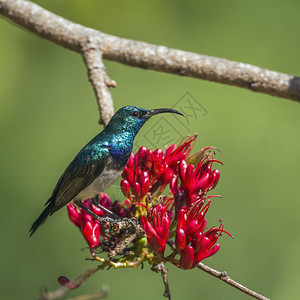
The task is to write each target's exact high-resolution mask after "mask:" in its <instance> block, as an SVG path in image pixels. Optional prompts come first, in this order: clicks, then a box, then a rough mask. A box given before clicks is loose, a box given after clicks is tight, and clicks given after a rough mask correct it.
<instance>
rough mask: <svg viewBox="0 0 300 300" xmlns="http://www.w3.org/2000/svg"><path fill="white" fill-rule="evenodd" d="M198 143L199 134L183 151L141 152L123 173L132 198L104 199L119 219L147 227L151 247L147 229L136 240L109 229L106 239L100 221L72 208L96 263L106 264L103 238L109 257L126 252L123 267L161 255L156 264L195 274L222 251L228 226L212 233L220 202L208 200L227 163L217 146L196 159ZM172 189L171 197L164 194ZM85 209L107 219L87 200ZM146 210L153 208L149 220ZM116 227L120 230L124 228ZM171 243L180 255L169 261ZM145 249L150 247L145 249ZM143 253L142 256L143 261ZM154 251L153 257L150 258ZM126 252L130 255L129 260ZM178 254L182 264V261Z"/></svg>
mask: <svg viewBox="0 0 300 300" xmlns="http://www.w3.org/2000/svg"><path fill="white" fill-rule="evenodd" d="M195 139H196V135H194V136H192V137H189V138H187V139H186V140H185V141H183V142H182V143H181V144H180V145H179V146H178V147H177V146H176V145H175V144H173V145H171V146H169V147H168V148H166V149H165V150H164V151H163V150H162V149H156V150H155V151H152V150H150V149H147V148H146V147H144V146H143V147H141V148H140V149H139V150H138V152H137V153H135V154H133V153H132V154H131V156H130V158H129V160H128V163H127V165H126V167H125V168H124V171H123V174H122V177H123V180H122V181H121V189H122V192H123V194H124V195H125V197H126V199H125V200H123V201H122V199H118V200H117V201H115V202H114V203H113V204H112V203H111V201H110V199H109V197H108V196H107V195H106V194H103V193H102V194H100V204H101V205H103V206H105V207H106V208H108V209H109V210H111V211H112V212H113V213H114V214H115V215H116V216H117V217H119V218H120V219H122V218H127V219H130V218H133V217H134V218H135V219H136V221H137V222H138V223H139V224H141V225H142V227H143V229H144V231H145V235H146V238H147V242H148V244H147V245H145V239H144V238H143V237H144V236H143V231H142V230H139V233H141V235H140V236H136V237H134V236H132V237H133V238H134V240H131V239H130V238H129V237H128V236H127V234H129V233H128V231H127V230H126V228H122V227H120V228H121V229H120V230H115V231H109V230H110V229H109V228H106V229H105V234H104V231H103V232H101V224H100V223H99V221H98V220H95V219H94V218H93V217H91V216H90V215H89V214H87V213H86V212H85V211H82V210H81V209H77V207H76V206H75V205H73V204H69V205H68V213H69V218H70V219H71V221H72V222H73V223H74V224H75V225H76V226H77V227H79V229H80V231H81V232H82V234H83V236H84V238H85V239H86V241H87V243H88V244H89V247H90V250H91V253H92V255H93V257H94V258H96V259H98V260H101V261H102V259H100V258H97V256H96V255H95V253H94V249H95V248H97V247H99V245H100V242H99V239H100V240H101V239H102V240H101V241H102V243H101V250H102V251H106V252H108V254H109V255H110V254H111V255H116V253H118V254H120V255H123V253H122V252H118V251H120V249H121V250H122V249H123V248H124V255H125V257H123V258H122V259H121V260H120V264H121V265H122V264H123V263H124V261H125V259H126V261H127V262H128V265H130V263H129V261H131V262H132V263H133V265H134V266H135V265H136V263H137V262H139V261H142V260H143V259H149V260H151V259H153V254H154V253H155V254H156V256H155V261H156V260H157V261H159V260H161V261H168V262H171V263H173V264H174V265H176V266H177V267H180V268H182V269H191V268H194V267H195V266H196V265H197V264H198V263H199V262H200V261H201V260H203V259H205V258H207V257H210V256H212V255H213V254H215V253H216V252H217V251H218V250H219V249H220V245H219V244H217V241H218V238H219V236H220V235H221V234H222V232H225V233H227V232H226V231H224V230H223V224H222V222H221V225H220V226H219V227H218V228H216V227H212V228H210V229H206V223H207V222H206V219H205V215H206V213H207V211H208V209H209V207H210V203H211V200H210V198H211V197H218V196H206V194H207V193H208V192H209V191H211V190H212V189H213V188H214V187H215V186H216V185H217V183H218V181H219V178H220V171H219V170H216V169H215V170H213V166H212V165H213V163H214V162H218V163H221V162H220V161H218V160H215V159H214V154H215V153H214V152H213V151H212V149H215V148H213V147H206V148H203V149H201V150H199V151H198V152H196V153H194V154H192V155H190V152H191V150H192V148H193V146H194V144H195ZM168 186H169V192H167V194H165V195H162V193H163V191H164V190H165V189H166V187H168ZM146 195H148V196H147V197H145V196H146ZM84 205H85V206H86V207H88V208H89V209H90V210H92V211H93V212H94V213H95V214H96V215H98V216H104V215H105V214H104V212H103V211H102V210H101V209H99V208H98V207H97V206H95V205H93V204H92V202H91V200H90V199H88V200H85V201H84ZM143 207H145V208H146V209H147V215H146V216H145V215H144V212H145V211H144V209H143ZM117 217H116V222H118V218H117ZM125 223H126V222H125ZM128 223H131V224H133V223H132V222H128ZM108 226H109V225H108ZM114 228H116V229H118V226H115V227H114ZM170 228H172V231H171V234H169V232H170ZM108 229H109V230H108ZM112 229H113V228H112ZM227 234H229V233H227ZM174 235H175V237H174ZM229 235H230V234H229ZM169 238H170V239H171V240H172V239H173V240H174V242H175V249H176V250H174V249H173V253H171V254H170V255H169V256H167V257H165V255H164V254H165V249H166V245H167V242H168V239H169ZM126 241H129V243H130V246H129V244H128V245H125V244H124V243H125V242H126ZM139 241H141V243H139ZM122 243H123V244H122ZM120 244H121V247H120V246H119V245H120ZM124 245H125V246H128V247H125V246H124ZM141 245H143V247H145V248H143V249H142V250H141ZM122 247H123V248H122ZM115 249H117V251H115ZM125 249H126V251H127V252H126V251H125ZM128 249H131V250H132V251H128ZM114 251H115V252H114ZM138 251H140V253H142V254H140V255H141V256H139V254H138V253H139V252H138ZM149 252H150V254H151V255H149V256H148V255H147V253H149ZM125 253H130V254H129V256H128V257H127V256H126V255H127V254H125ZM133 253H134V254H133ZM178 254H179V256H180V258H179V259H177V258H176V256H177V255H178ZM135 255H136V256H135ZM112 257H114V256H112ZM114 259H115V258H114ZM151 263H153V260H152V261H151Z"/></svg>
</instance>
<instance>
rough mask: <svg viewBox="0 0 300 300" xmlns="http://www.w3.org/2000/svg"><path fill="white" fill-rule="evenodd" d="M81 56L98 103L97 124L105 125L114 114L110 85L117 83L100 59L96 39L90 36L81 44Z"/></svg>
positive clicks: (100, 54)
mask: <svg viewBox="0 0 300 300" xmlns="http://www.w3.org/2000/svg"><path fill="white" fill-rule="evenodd" d="M82 56H83V59H84V62H85V64H86V66H87V69H88V76H89V80H90V82H91V84H92V86H93V88H94V92H95V94H96V99H97V103H98V108H99V113H100V119H99V124H103V125H104V126H106V125H107V124H108V122H109V120H110V118H111V117H112V116H113V114H114V105H113V99H112V96H111V93H110V91H109V88H110V87H116V86H117V84H116V82H115V81H114V80H111V79H110V78H109V77H108V75H107V73H106V68H105V66H104V64H103V61H102V52H101V50H100V47H99V44H98V43H97V40H96V39H93V38H90V39H88V40H87V41H86V42H84V43H83V45H82Z"/></svg>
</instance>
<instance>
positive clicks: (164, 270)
mask: <svg viewBox="0 0 300 300" xmlns="http://www.w3.org/2000/svg"><path fill="white" fill-rule="evenodd" d="M151 270H152V271H154V272H155V273H160V274H161V277H162V280H163V283H164V286H165V291H164V293H163V296H164V297H166V298H168V300H171V292H170V288H169V282H168V277H167V273H168V270H167V268H166V267H165V265H164V264H163V263H159V264H153V266H152V268H151Z"/></svg>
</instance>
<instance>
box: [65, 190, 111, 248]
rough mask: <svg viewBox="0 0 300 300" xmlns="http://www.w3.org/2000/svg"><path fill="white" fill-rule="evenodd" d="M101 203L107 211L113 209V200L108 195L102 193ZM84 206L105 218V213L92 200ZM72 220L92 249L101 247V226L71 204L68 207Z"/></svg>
mask: <svg viewBox="0 0 300 300" xmlns="http://www.w3.org/2000/svg"><path fill="white" fill-rule="evenodd" d="M99 203H100V204H101V205H102V206H104V207H105V208H107V209H111V200H110V199H109V197H108V195H107V194H104V193H100V195H99ZM83 204H84V206H85V207H87V208H88V209H90V210H91V211H92V212H93V213H95V214H96V215H98V216H103V215H104V211H103V210H102V209H100V208H99V207H97V206H95V205H94V204H92V200H91V199H87V200H85V201H84V202H83ZM67 209H68V214H69V218H70V220H71V221H72V222H73V223H74V224H75V225H76V226H77V227H78V228H79V229H80V231H81V232H82V234H83V236H84V238H85V240H86V241H87V243H88V244H89V247H90V249H94V248H96V247H98V245H99V237H100V234H101V224H100V223H99V221H98V220H96V219H94V218H93V217H92V216H91V215H89V214H88V213H87V212H85V211H84V210H82V209H81V208H79V209H78V208H77V206H75V205H74V204H71V203H69V204H68V206H67Z"/></svg>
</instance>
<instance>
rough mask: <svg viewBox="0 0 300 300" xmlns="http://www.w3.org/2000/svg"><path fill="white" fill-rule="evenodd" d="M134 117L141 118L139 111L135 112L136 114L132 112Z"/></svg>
mask: <svg viewBox="0 0 300 300" xmlns="http://www.w3.org/2000/svg"><path fill="white" fill-rule="evenodd" d="M131 115H132V116H133V117H136V118H137V117H138V116H139V112H138V111H134V112H132V114H131Z"/></svg>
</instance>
